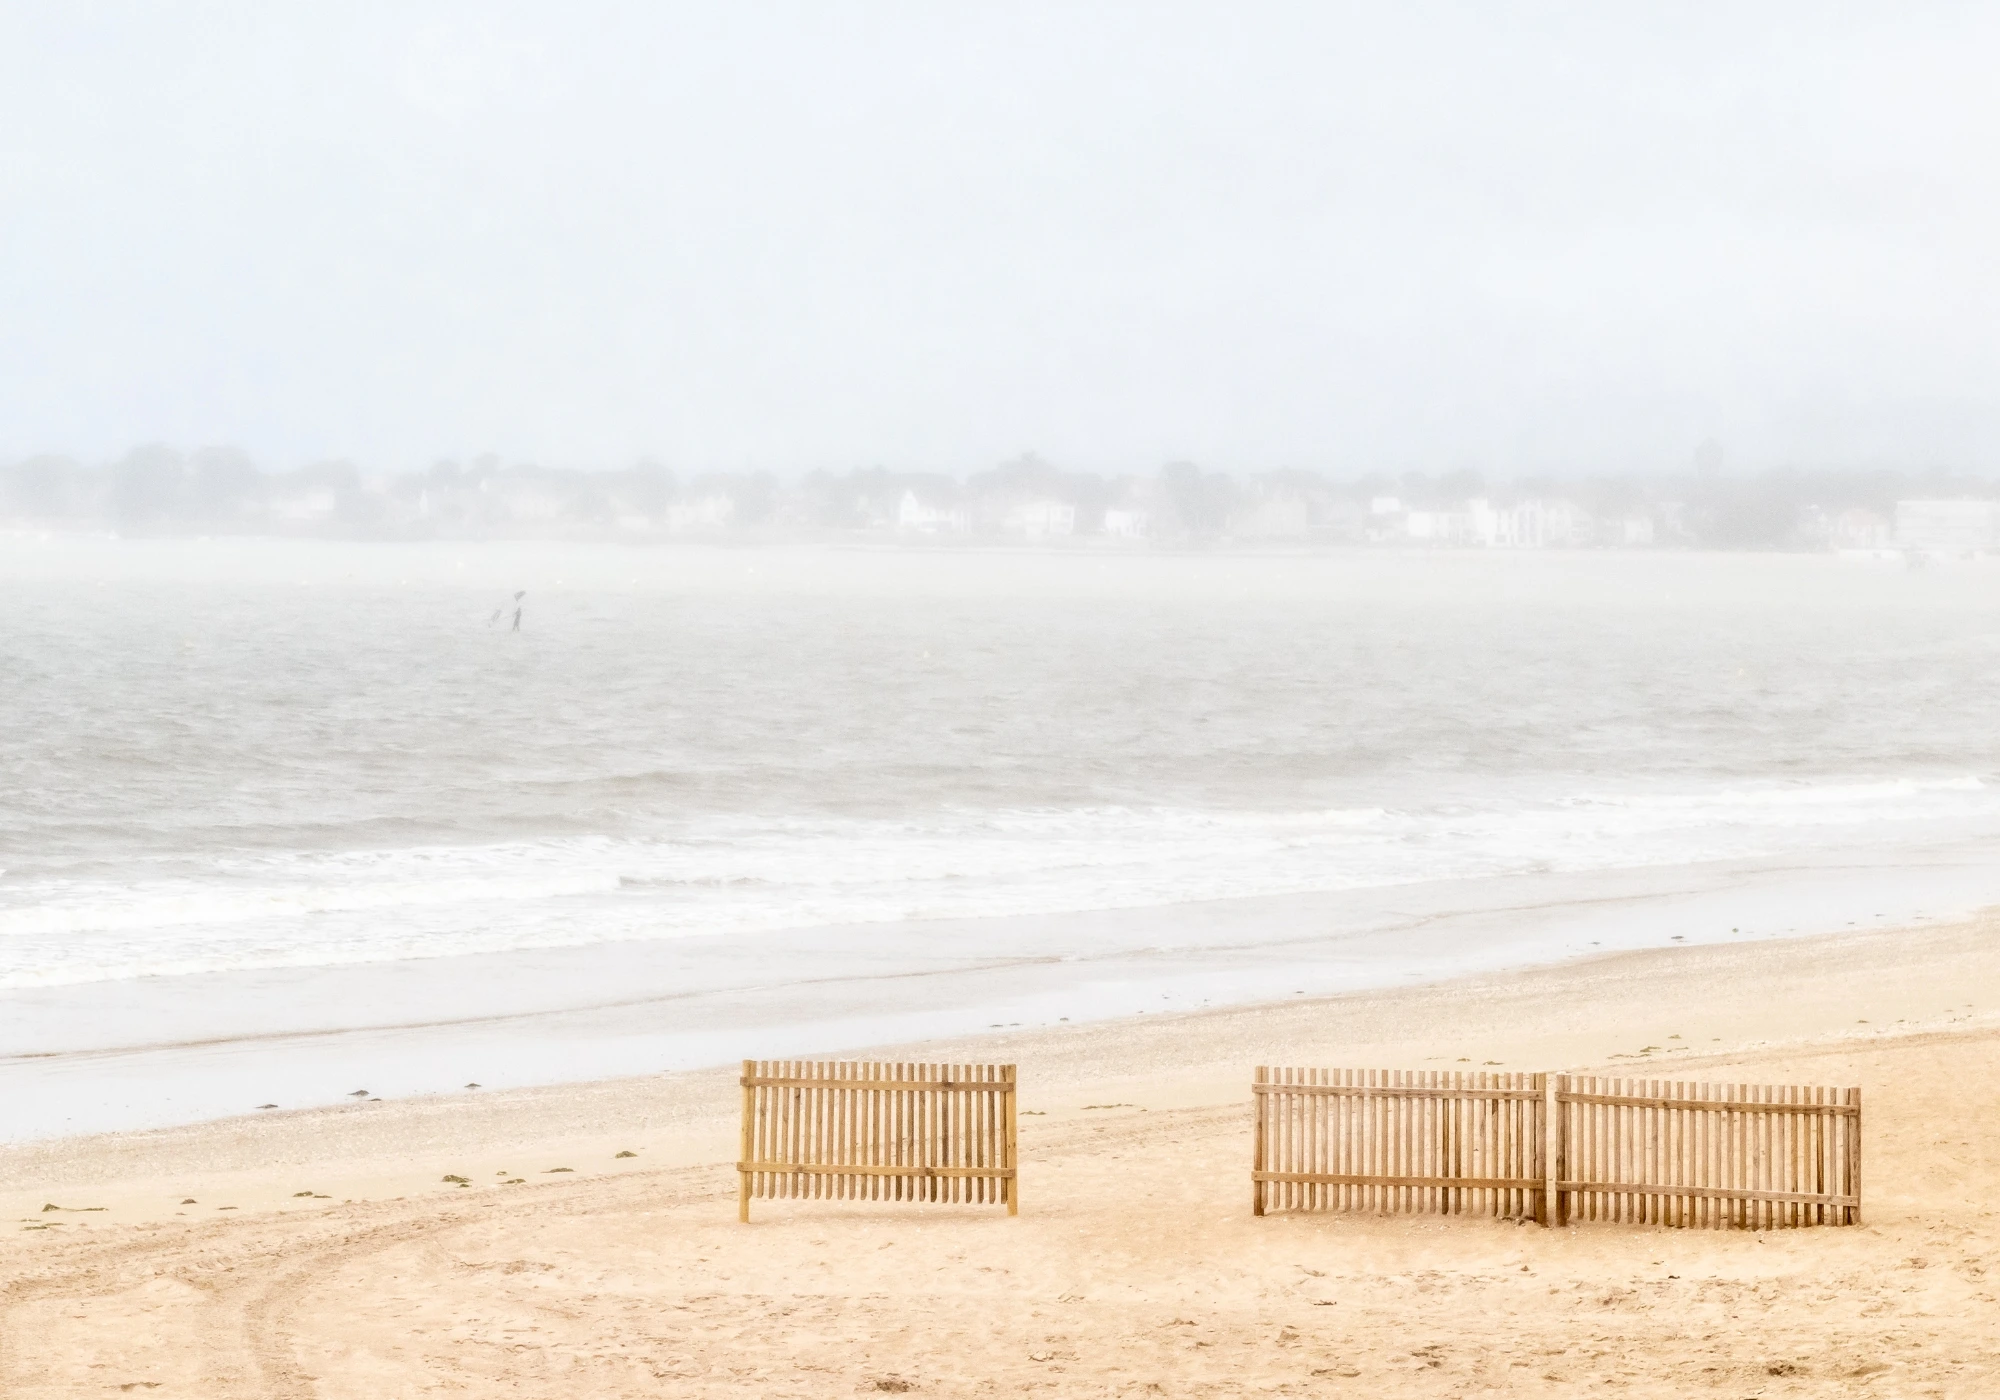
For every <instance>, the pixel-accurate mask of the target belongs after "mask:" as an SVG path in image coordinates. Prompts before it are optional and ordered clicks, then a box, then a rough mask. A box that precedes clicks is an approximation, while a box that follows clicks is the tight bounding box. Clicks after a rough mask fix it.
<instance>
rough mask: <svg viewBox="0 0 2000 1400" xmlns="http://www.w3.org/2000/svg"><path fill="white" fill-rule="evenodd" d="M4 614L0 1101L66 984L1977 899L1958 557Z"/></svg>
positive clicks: (1293, 561)
mask: <svg viewBox="0 0 2000 1400" xmlns="http://www.w3.org/2000/svg"><path fill="white" fill-rule="evenodd" d="M0 589H3V590H4V594H0V993H7V994H21V995H23V996H27V997H28V1000H27V1001H25V1002H22V1003H20V1005H23V1006H30V1005H31V1006H33V1007H39V1008H40V1012H39V1013H38V1014H39V1019H37V1018H36V1017H34V1016H29V1017H27V1018H26V1019H23V1020H20V1021H18V1022H17V1026H20V1027H33V1028H34V1029H33V1030H32V1031H30V1030H21V1031H19V1032H18V1033H17V1035H16V1036H15V1039H14V1041H12V1042H9V1043H8V1044H5V1045H0V1056H4V1055H15V1056H31V1055H34V1054H36V1053H39V1052H40V1050H41V1049H42V1048H43V1047H40V1046H39V1045H38V1044H37V1043H36V1040H35V1038H36V1037H37V1036H46V1035H50V1034H54V1032H51V1030H50V1027H52V1026H53V1027H56V1028H57V1030H58V1031H59V1030H61V1028H62V1022H61V1020H60V1017H61V1016H62V1015H69V1014H76V1015H82V1014H84V1013H82V1012H73V1011H70V1012H65V1011H60V1010H58V1011H51V1010H49V1008H51V1007H56V1008H64V1007H68V1008H72V1009H73V1008H76V1007H80V1006H87V1005H97V1004H106V1005H108V1004H110V1003H109V1002H102V1001H101V1000H100V1002H99V1003H93V1002H90V1001H89V996H90V995H91V994H90V993H89V992H88V989H90V988H93V987H94V988H97V989H98V994H101V996H110V995H112V994H113V993H114V992H115V990H116V989H117V988H119V987H128V988H129V987H132V986H138V985H141V984H143V985H144V986H145V987H146V988H148V989H150V990H149V992H148V995H150V996H152V997H153V998H154V999H155V1000H156V1001H165V1002H171V1001H172V1000H173V999H174V997H175V995H176V992H175V989H176V988H186V989H189V990H188V992H187V995H189V996H193V995H195V992H194V990H193V989H196V988H212V987H214V986H216V985H219V984H218V983H217V982H216V981H215V979H216V978H223V979H227V978H230V977H237V978H239V979H240V978H242V977H246V976H252V975H255V974H260V973H264V974H272V973H283V974H285V975H286V976H287V977H288V978H290V979H291V981H290V982H289V983H288V985H297V984H298V979H299V978H301V977H304V978H306V979H308V981H309V980H310V978H311V977H312V976H313V975H315V974H316V973H320V972H326V973H329V974H330V973H331V972H333V971H334V970H338V969H349V970H352V969H358V968H368V967H374V966H382V965H396V966H404V965H413V964H416V963H420V962H425V961H427V960H428V961H429V962H431V963H432V964H433V965H434V966H437V967H451V966H471V965H473V964H472V963H469V962H466V961H465V960H475V961H476V960H477V959H480V958H492V957H494V956H496V955H520V954H526V953H546V952H551V951H553V950H582V949H601V948H606V947H610V946H612V945H649V946H651V945H671V944H675V943H685V944H687V945H688V946H689V947H693V946H696V945H699V946H700V947H701V948H703V949H704V950H706V951H705V952H704V954H703V956H704V958H705V959H706V960H707V961H706V962H705V964H704V966H706V967H708V968H710V969H711V971H710V972H709V973H705V974H704V975H705V976H710V977H711V978H712V977H713V976H715V975H717V974H715V973H714V972H713V969H714V968H715V967H717V966H727V965H731V964H729V959H731V958H733V959H735V960H736V964H738V965H740V969H741V977H742V978H743V979H744V980H745V985H748V983H749V982H751V981H754V982H756V983H757V984H758V985H767V984H770V983H772V982H774V981H776V982H782V981H784V979H785V967H786V962H787V960H788V959H791V958H794V957H795V956H797V953H798V950H800V949H807V950H810V949H812V948H814V947H815V944H814V933H813V931H814V930H822V929H824V930H839V931H840V933H839V935H838V937H837V938H835V937H834V936H833V935H829V936H828V938H829V941H827V942H825V943H824V944H823V945H820V946H822V947H823V948H824V949H827V950H837V949H845V948H850V947H852V948H855V949H857V950H861V951H863V952H865V951H866V950H867V949H868V948H870V947H871V946H879V947H887V946H891V944H893V946H894V947H896V948H898V949H905V950H907V949H911V948H918V949H925V948H928V949H929V950H930V951H932V952H935V953H937V954H938V955H940V956H946V957H949V956H951V955H954V954H955V953H956V952H959V951H967V952H968V955H969V950H960V949H957V948H955V947H954V941H955V940H956V941H960V942H976V941H977V939H978V935H977V932H976V930H977V929H978V928H979V927H980V926H981V924H980V921H983V920H992V919H1002V918H1005V919H1014V920H1022V919H1028V920H1042V919H1049V920H1052V919H1057V918H1058V916H1070V915H1079V914H1090V913H1093V912H1102V911H1119V910H1124V911H1144V910H1156V909H1157V910H1167V909H1173V908H1185V907H1187V906H1195V905H1203V906H1206V905H1210V904H1213V903H1214V902H1219V901H1244V900H1249V901H1254V900H1257V899H1260V898H1267V897H1274V896H1328V897H1338V896H1343V895H1349V896H1356V897H1361V896H1367V897H1371V898H1372V897H1375V896H1377V895H1380V894H1381V893H1382V892H1393V891H1396V890H1399V889H1404V888H1415V887H1422V888H1425V889H1445V888H1449V889H1452V890H1457V891H1465V890H1484V891H1487V893H1482V894H1481V895H1479V899H1480V900H1482V901H1486V902H1492V900H1493V899H1494V898H1495V896H1494V895H1493V894H1492V893H1491V892H1492V891H1497V890H1501V889H1503V888H1504V887H1505V886H1506V884H1507V882H1510V881H1513V882H1519V881H1523V880H1541V881H1543V882H1544V883H1545V884H1546V882H1547V881H1549V880H1551V879H1561V878H1563V877H1581V876H1588V875H1591V874H1593V873H1603V872H1635V871H1637V872H1645V871H1667V870H1675V869H1687V868H1695V867H1700V866H1703V865H1704V864H1708V863H1715V862H1736V863H1738V864H1739V865H1740V864H1741V863H1742V862H1745V861H1750V862H1761V863H1763V864H1764V865H1766V866H1772V867H1775V866H1787V865H1790V866H1800V867H1810V866H1814V865H1815V864H1816V863H1817V864H1820V865H1824V864H1827V863H1835V864H1837V863H1839V862H1841V861H1844V860H1848V859H1850V858H1852V857H1861V858H1865V859H1866V860H1867V861H1868V862H1870V863H1871V864H1872V866H1873V867H1874V868H1877V869H1882V868H1893V867H1898V866H1901V865H1907V866H1909V867H1910V868H1912V869H1915V868H1919V867H1921V866H1923V864H1924V863H1925V861H1926V860H1927V859H1928V858H1929V856H1928V855H1927V853H1935V852H1937V851H1941V850H1950V851H1953V852H1956V853H1957V855H1956V856H1955V857H1954V859H1955V861H1956V862H1957V865H1958V867H1959V868H1960V869H1961V871H1962V872H1963V871H1968V870H1969V871H1970V872H1971V873H1970V876H1969V877H1968V878H1969V879H1970V883H1969V884H1967V883H1965V882H1963V881H1962V882H1961V884H1962V885H1963V889H1962V891H1961V897H1960V902H1961V903H1964V904H1967V905H1968V907H1969V906H1970V905H1972V904H1976V903H1978V902H1979V898H1980V897H1982V891H1984V889H1985V885H1984V884H1982V883H1981V882H1982V881H1985V880H1987V879H1988V878H1989V877H1991V880H1992V885H1993V892H1994V896H1995V898H2000V871H1996V870H1995V862H1993V861H1991V860H1988V859H1987V858H1986V856H1985V854H1984V853H1985V852H1986V851H1988V850H1989V849H1993V850H2000V847H1993V846H1991V844H1990V843H1992V842H1994V841H1995V840H1996V839H1997V838H2000V569H1996V568H1989V567H1985V566H1982V565H1980V564H1977V563H1972V562H1966V563H1962V564H1941V565H1937V566H1934V567H1931V568H1926V569H1915V568H1911V567H1909V566H1908V565H1906V564H1905V563H1904V562H1902V561H1901V560H1900V559H1897V558H1867V559H1861V558H1846V557H1840V556H1835V555H1831V554H1813V555H1803V554H1802V555H1776V554H1734V555H1718V554H1696V553H1687V552H1676V551H1665V550H1662V551H1602V552H1582V551H1577V552H1556V551H1547V552H1519V553H1508V552H1497V551H1459V550H1439V551H1429V552H1392V551H1383V552H1374V551H1359V550H1349V551H1332V552H1321V553H1311V552H1297V553H1282V554H1281V553H1239V552H1228V551H1220V550H1219V551H1214V552H1201V553H1169V552H1162V551H1143V550H1133V551H1117V550H1109V549H1072V550H1060V549H1051V550H1043V551H1036V550H1028V549H1019V548H1017V549H998V548H995V549H984V550H982V549H971V548H967V549H930V548H922V547H917V546H910V547H896V546H895V545H893V544H884V545H880V546H876V547H866V548H864V547H858V546H855V547H845V546H835V545H819V546H805V545H792V546H777V545H773V546H742V547H699V546H683V547H658V546H652V547H636V546H633V547H628V546H619V545H610V544H586V543H548V542H525V541H516V542H493V543H444V542H426V543H353V542H327V541H291V540H266V539H212V540H192V539H159V540H147V539H118V538H112V537H103V536H60V535H39V534H16V535H11V536H0ZM1968 852H1970V853H1971V854H1970V855H1967V853H1968ZM1371 892H1372V893H1371ZM1921 895H1922V891H1921V890H1917V891H1915V892H1914V893H1913V898H1914V899H1915V902H1916V903H1923V902H1924V901H1923V899H1922V898H1921ZM1502 902H1504V901H1502ZM1932 902H1933V903H1935V901H1932ZM1244 907H1246V908H1248V907H1250V906H1248V905H1246V906H1244ZM1832 922H1834V923H1846V922H1848V921H1847V920H1834V921H1832ZM1069 926H1074V927H1077V928H1079V929H1081V928H1083V927H1085V926H1084V925H1081V924H1076V925H1063V924H1060V923H1051V924H1049V925H1048V927H1049V928H1051V929H1056V930H1060V929H1061V928H1063V927H1069ZM933 931H934V935H933ZM1736 931H1737V932H1739V933H1740V931H1741V930H1740V927H1739V928H1738V929H1737V930H1736ZM1786 931H1793V930H1786ZM1711 934H1712V935H1713V936H1725V935H1724V934H1723V932H1722V929H1721V928H1720V927H1717V928H1716V929H1713V930H1708V931H1706V932H1705V934H1704V936H1709V935H1711ZM878 935H879V938H878ZM1051 937H1052V938H1053V944H1052V945H1051V948H1050V950H1049V951H1051V953H1052V955H1054V956H1057V957H1070V958H1073V959H1079V960H1081V962H1082V963H1084V964H1087V963H1088V961H1089V955H1090V953H1091V952H1092V949H1091V948H1090V947H1088V946H1078V947H1074V948H1066V947H1063V946H1061V938H1062V936H1061V934H1060V933H1057V934H1054V935H1051ZM1078 937H1079V939H1083V938H1084V935H1082V934H1079V935H1078ZM927 939H928V940H931V941H930V942H929V943H927V941H926V940H927ZM1252 941H1254V940H1252ZM1464 951H1465V954H1466V958H1465V962H1466V965H1467V966H1471V965H1473V964H1474V963H1476V962H1477V961H1478V958H1477V956H1476V954H1477V952H1478V950H1477V949H1476V948H1473V947H1470V946H1468V947H1467V948H1466V949H1465V950H1464ZM579 956H581V955H579ZM829 956H831V954H829ZM1439 956H1440V954H1439V950H1438V948H1437V947H1435V946H1429V947H1427V952H1426V957H1427V959H1428V961H1427V962H1426V963H1425V966H1426V967H1427V968H1429V969H1431V971H1433V972H1436V971H1440V970H1442V971H1449V970H1450V965H1451V955H1450V950H1449V949H1446V950H1444V953H1443V954H1442V957H1443V962H1442V964H1440V962H1439V960H1438V959H1439ZM1386 957H1387V961H1386V962H1383V963H1382V964H1381V965H1382V966H1383V967H1385V968H1387V967H1393V966H1394V962H1395V960H1394V955H1393V946H1391V947H1390V949H1389V952H1388V954H1387V955H1386ZM453 960H459V961H458V962H453ZM835 961H838V959H835ZM823 962H824V960H822V961H821V962H819V963H815V964H814V970H815V975H823V974H824V972H825V967H824V966H823V965H822V964H823ZM723 980H724V981H727V980H728V979H727V977H726V976H725V977H724V978H723ZM245 985H248V984H245ZM704 985H709V984H707V983H705V984H704ZM716 985H719V984H716ZM63 989H70V990H69V992H68V993H64V992H63ZM1246 994H1247V993H1246ZM120 995H122V994H120ZM202 995H208V993H207V992H203V993H202ZM64 996H68V997H69V999H68V1000H64V999H63V997H64ZM37 997H39V998H40V999H39V1000H37V999H36V998H37ZM51 997H55V999H54V1000H51V999H50V998H51ZM77 998H82V1000H78V999H77ZM968 1014H969V1015H974V1016H977V1015H979V1014H983V1013H981V1012H979V1011H977V1010H974V1011H970V1012H968ZM328 1016H329V1018H330V1019H329V1021H328V1028H329V1029H332V1028H336V1023H338V1022H339V1021H340V1019H341V1018H340V1017H339V1016H338V1015H337V1014H335V1013H333V1012H331V1011H329V1012H328ZM980 1024H985V1023H984V1022H980ZM100 1030H101V1033H100V1032H93V1033H92V1034H90V1035H82V1036H78V1037H70V1038H68V1039H64V1037H63V1036H62V1035H59V1034H58V1035H56V1036H55V1038H56V1039H59V1040H63V1043H64V1045H66V1046H69V1045H72V1043H73V1047H74V1048H78V1049H88V1050H90V1051H92V1052H93V1053H96V1052H100V1051H102V1050H103V1049H105V1048H106V1045H107V1044H113V1043H115V1042H116V1040H117V1036H116V1035H115V1034H113V1033H112V1032H111V1031H109V1030H103V1029H102V1028H100ZM188 1034H189V1035H192V1034H193V1033H192V1032H191V1031H190V1032H188ZM169 1038H171V1037H169ZM601 1067H602V1066H596V1068H601ZM93 1121H95V1120H93Z"/></svg>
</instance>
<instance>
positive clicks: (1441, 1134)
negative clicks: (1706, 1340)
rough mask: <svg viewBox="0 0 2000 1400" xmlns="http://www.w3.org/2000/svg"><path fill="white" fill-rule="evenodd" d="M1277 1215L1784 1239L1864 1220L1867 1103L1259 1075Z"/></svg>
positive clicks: (1837, 1094)
mask: <svg viewBox="0 0 2000 1400" xmlns="http://www.w3.org/2000/svg"><path fill="white" fill-rule="evenodd" d="M1251 1087H1252V1091H1253V1095H1254V1098H1255V1101H1256V1115H1257V1120H1256V1149H1255V1159H1254V1163H1253V1168H1252V1173H1251V1177H1252V1190H1253V1192H1254V1193H1255V1195H1254V1204H1255V1209H1256V1212H1257V1214H1259V1215H1262V1214H1264V1213H1265V1211H1266V1210H1374V1211H1398V1212H1427V1213H1441V1214H1450V1215H1490V1216H1499V1217H1503V1218H1513V1219H1527V1218H1533V1219H1536V1220H1539V1221H1542V1222H1543V1223H1545V1224H1561V1223H1564V1222H1566V1221H1568V1220H1571V1219H1576V1220H1611V1221H1622V1222H1628V1223H1633V1224H1653V1225H1689V1226H1706V1227H1718V1228H1720V1227H1730V1226H1746V1227H1751V1228H1768V1227H1773V1226H1791V1225H1852V1224H1857V1223H1859V1221H1860V1219H1861V1091H1860V1090H1859V1089H1833V1088H1825V1087H1821V1086H1813V1085H1796V1084H1794V1085H1770V1084H1686V1083H1673V1082H1668V1081H1665V1080H1656V1079H1615V1078H1602V1077H1594V1076H1583V1075H1541V1074H1483V1073H1477V1072H1472V1073H1459V1072H1452V1071H1444V1070H1326V1069H1269V1068H1265V1067H1259V1068H1258V1070H1257V1072H1256V1076H1255V1080H1254V1082H1253V1084H1252V1086H1251Z"/></svg>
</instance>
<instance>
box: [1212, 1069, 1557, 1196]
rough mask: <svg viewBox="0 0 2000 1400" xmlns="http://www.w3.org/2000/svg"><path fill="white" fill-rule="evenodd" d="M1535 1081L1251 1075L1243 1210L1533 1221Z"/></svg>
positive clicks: (1540, 1093)
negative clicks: (1250, 1148)
mask: <svg viewBox="0 0 2000 1400" xmlns="http://www.w3.org/2000/svg"><path fill="white" fill-rule="evenodd" d="M1543 1079H1544V1076H1542V1075H1539V1074H1488V1073H1477V1072H1476V1073H1460V1072H1456V1071H1452V1070H1394V1069H1387V1070H1369V1069H1269V1068H1266V1067H1265V1066H1262V1065H1260V1066H1258V1068H1257V1073H1256V1076H1255V1079H1254V1081H1253V1083H1252V1084H1251V1092H1252V1094H1253V1095H1254V1097H1255V1101H1256V1110H1257V1128H1256V1136H1257V1146H1256V1165H1255V1168H1254V1170H1253V1171H1252V1173H1251V1189H1252V1192H1253V1196H1252V1206H1253V1209H1254V1210H1255V1212H1256V1213H1257V1214H1258V1215H1262V1214H1264V1212H1265V1211H1266V1210H1272V1209H1275V1210H1375V1211H1398V1212H1401V1211H1419V1212H1438V1213H1443V1214H1447V1215H1496V1216H1502V1217H1509V1218H1512V1217H1520V1216H1529V1217H1534V1218H1540V1211H1541V1209H1542V1198H1543V1193H1544V1190H1545V1188H1546V1186H1547V1184H1548V1183H1547V1174H1546V1173H1545V1172H1544V1171H1543V1169H1542V1161H1543V1151H1544V1138H1545V1137H1546V1135H1547V1134H1546V1131H1545V1123H1546V1114H1547V1108H1548V1101H1547V1094H1546V1091H1545V1089H1544V1086H1543Z"/></svg>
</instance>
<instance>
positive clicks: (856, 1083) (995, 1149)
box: [736, 1060, 1020, 1220]
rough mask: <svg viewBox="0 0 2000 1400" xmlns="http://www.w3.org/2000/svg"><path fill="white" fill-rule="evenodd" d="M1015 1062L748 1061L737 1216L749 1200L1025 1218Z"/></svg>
mask: <svg viewBox="0 0 2000 1400" xmlns="http://www.w3.org/2000/svg"><path fill="white" fill-rule="evenodd" d="M1015 1121H1016V1120H1015V1101H1014V1066H1012V1065H913V1064H879V1063H873V1062H857V1061H837V1062H828V1061H809V1060H745V1061H744V1062H743V1144H742V1158H741V1160H740V1161H738V1162H737V1164H736V1170H737V1214H738V1216H739V1218H741V1219H743V1220H748V1219H749V1218H750V1198H751V1197H752V1196H757V1197H764V1198H770V1197H794V1196H807V1197H817V1198H828V1199H834V1200H866V1201H883V1200H889V1201H947V1202H953V1201H955V1202H966V1203H972V1204H989V1205H1001V1204H1004V1205H1005V1206H1006V1207H1007V1213H1008V1214H1009V1215H1014V1214H1017V1213H1018V1212H1019V1210H1020V1188H1019V1181H1018V1179H1017V1177H1016V1175H1015V1169H1016V1165H1017V1153H1016V1147H1015V1144H1016V1137H1015Z"/></svg>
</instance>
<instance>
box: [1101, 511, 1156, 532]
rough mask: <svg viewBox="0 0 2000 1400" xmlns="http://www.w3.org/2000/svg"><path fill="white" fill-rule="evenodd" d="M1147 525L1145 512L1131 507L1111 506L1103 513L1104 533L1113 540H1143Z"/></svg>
mask: <svg viewBox="0 0 2000 1400" xmlns="http://www.w3.org/2000/svg"><path fill="white" fill-rule="evenodd" d="M1147 524H1148V522H1147V519H1146V512H1145V511H1143V510H1137V509H1135V508H1133V507H1131V506H1113V507H1111V508H1110V509H1109V510H1107V511H1105V512H1104V533H1105V534H1107V535H1109V536H1111V537H1112V538H1113V539H1119V540H1141V539H1144V538H1145V537H1146V529H1147Z"/></svg>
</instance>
